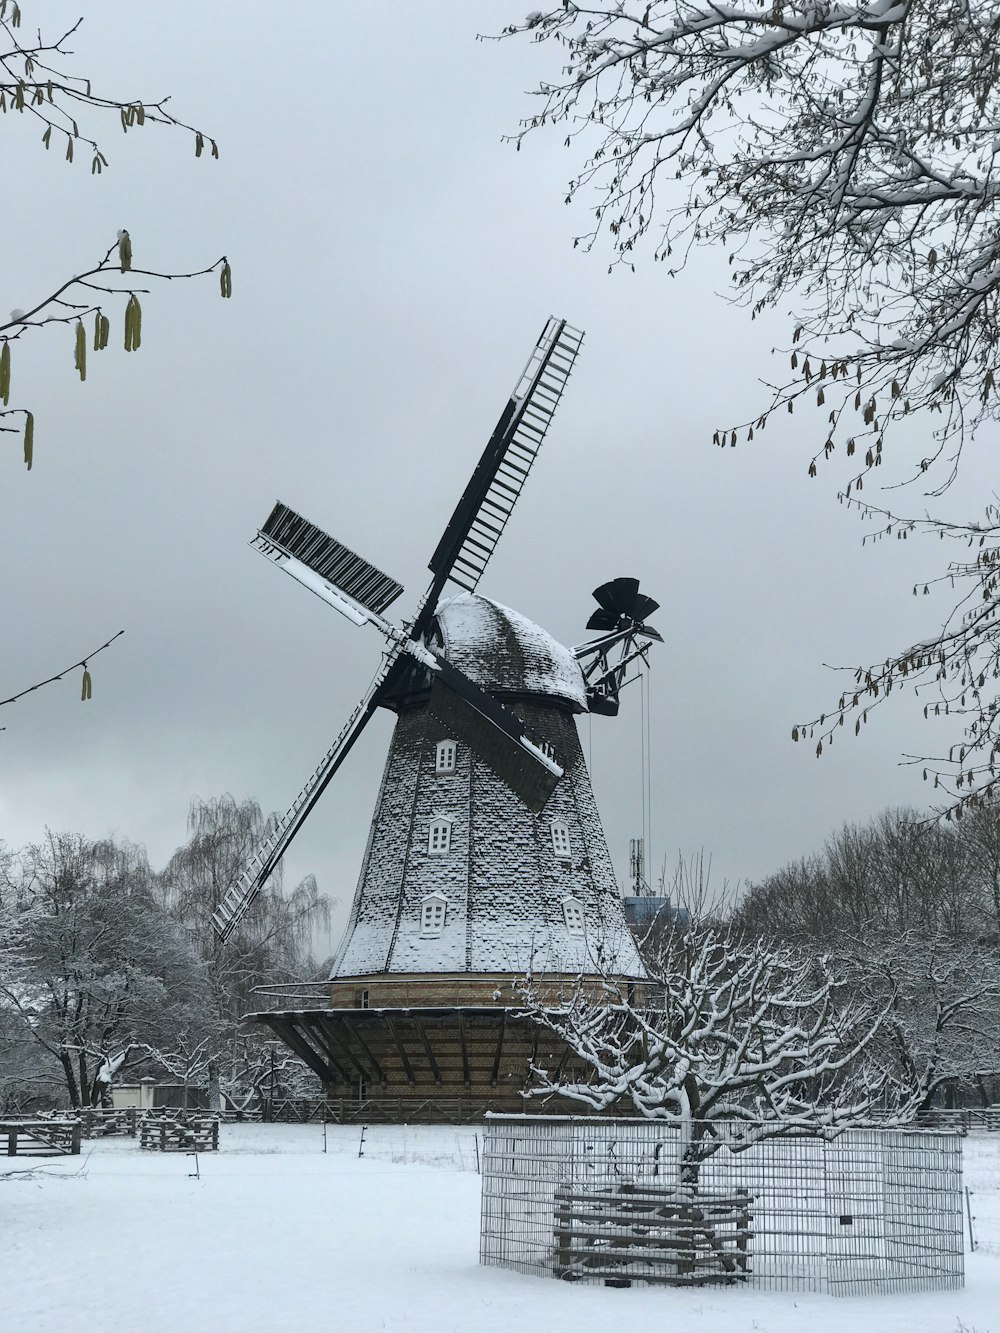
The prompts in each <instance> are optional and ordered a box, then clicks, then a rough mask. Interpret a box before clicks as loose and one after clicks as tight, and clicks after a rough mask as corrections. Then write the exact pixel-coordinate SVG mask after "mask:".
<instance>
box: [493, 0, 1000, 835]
mask: <svg viewBox="0 0 1000 1333" xmlns="http://www.w3.org/2000/svg"><path fill="white" fill-rule="evenodd" d="M505 35H506V36H515V37H516V36H519V35H527V37H528V38H529V39H531V40H533V41H536V42H541V43H547V44H550V45H551V47H552V48H553V56H554V57H555V58H554V60H553V62H552V66H551V68H550V71H549V74H548V77H547V78H546V80H545V81H544V82H542V83H541V84H540V85H539V87H538V88H537V89H536V96H537V103H538V105H537V109H536V110H535V112H534V113H533V114H532V115H531V116H529V117H528V118H527V119H526V120H524V121H523V122H522V128H521V130H520V132H519V134H518V135H517V136H516V137H517V139H518V146H520V142H521V140H522V139H524V137H525V136H526V135H530V134H532V133H534V132H536V131H541V130H544V129H545V128H551V129H552V130H553V131H554V132H556V133H559V134H562V135H564V136H565V142H566V145H567V147H570V148H573V149H575V150H576V151H578V152H579V153H582V155H583V163H582V165H579V166H578V167H577V170H576V173H575V175H574V176H573V177H572V179H571V181H570V184H569V190H568V199H569V200H586V201H587V202H588V203H589V204H590V207H591V219H592V220H591V223H590V225H589V226H588V228H587V229H586V231H585V232H584V234H583V235H582V236H580V237H578V238H577V240H578V241H582V242H583V243H584V244H585V245H587V246H590V245H593V244H594V243H595V241H596V240H597V239H598V237H600V236H603V237H605V238H606V239H607V242H608V244H609V246H610V248H611V250H612V254H613V257H614V261H616V262H625V263H629V264H634V262H635V260H636V258H637V256H638V254H639V253H640V250H641V249H642V246H643V243H647V245H648V249H649V250H650V251H651V252H652V256H653V258H654V260H658V261H662V262H663V263H664V264H665V265H666V267H667V269H668V270H669V271H670V272H676V271H677V270H679V269H680V268H682V267H683V265H684V264H685V262H686V260H687V257H688V255H689V254H690V251H691V249H692V247H693V246H695V245H699V244H706V243H708V244H714V245H717V246H723V247H725V251H726V253H727V255H728V258H729V264H730V267H731V270H732V277H733V285H734V297H735V299H736V300H738V301H742V302H744V303H746V304H748V305H749V306H750V307H751V311H752V315H756V314H758V313H759V312H761V311H762V310H764V309H765V308H766V307H769V306H771V307H780V308H781V310H782V312H785V311H786V310H788V309H789V308H790V309H791V310H792V312H793V313H792V316H791V323H790V328H789V334H788V340H787V345H786V347H785V348H784V354H785V355H786V356H787V358H788V361H787V364H788V370H787V372H786V374H785V375H784V376H782V377H780V378H779V379H778V380H777V382H775V383H773V384H771V385H769V386H768V394H767V397H766V400H765V401H764V402H763V403H762V404H761V407H760V409H759V410H755V411H754V412H753V413H752V415H751V416H749V417H748V418H747V419H745V420H744V421H742V422H739V423H728V424H726V425H725V426H724V427H720V428H719V429H718V430H717V431H716V433H715V442H716V443H717V444H719V445H725V446H734V445H736V444H737V442H738V441H740V440H744V441H746V440H752V439H753V437H754V435H755V433H758V434H759V433H760V431H762V430H764V429H765V428H766V426H767V424H768V422H769V421H770V420H771V418H772V416H773V414H774V413H775V412H781V413H786V412H792V411H794V410H795V409H796V408H802V407H806V406H813V407H815V409H816V412H817V416H816V418H815V419H814V420H815V434H814V443H813V444H812V446H811V447H810V450H809V455H808V458H807V460H806V462H807V466H808V470H809V472H810V474H811V475H816V474H817V472H818V470H819V468H820V467H822V466H823V465H824V463H826V464H828V465H829V466H835V465H836V461H837V460H838V459H840V458H843V459H845V460H846V464H845V467H844V468H843V470H842V474H841V482H840V485H841V492H840V494H841V499H842V500H843V501H844V502H845V503H846V504H848V505H850V506H853V507H857V508H859V509H860V510H861V512H862V513H863V514H864V515H865V516H866V517H867V518H870V519H873V520H874V521H875V523H876V525H877V531H876V532H875V533H874V534H873V536H875V537H880V536H886V537H892V536H895V537H896V538H906V537H907V536H908V535H909V534H910V533H913V532H916V531H919V530H923V531H925V532H928V533H931V534H934V533H937V534H938V535H939V536H941V537H943V538H948V539H952V540H956V541H958V542H959V543H960V544H962V545H963V547H965V548H967V549H966V550H964V551H963V554H962V555H960V556H959V557H958V558H957V559H956V560H954V561H953V562H952V563H951V564H950V565H949V566H948V568H947V570H945V571H944V572H941V571H940V570H939V571H938V572H937V574H936V575H933V576H929V577H927V578H922V579H920V580H919V581H918V582H917V584H916V586H915V588H914V592H915V593H918V594H919V595H922V594H923V592H924V591H928V592H929V590H930V588H931V586H932V585H934V584H935V583H938V582H942V581H943V582H944V583H945V584H946V586H947V587H950V586H951V584H952V580H954V581H955V583H956V584H957V586H958V589H959V592H960V599H959V600H958V602H957V603H956V604H955V606H954V609H953V610H952V611H950V613H948V614H946V616H945V618H944V621H945V623H944V625H943V627H941V626H940V624H939V623H935V624H934V625H933V626H932V627H931V628H930V632H929V633H928V635H927V636H926V638H925V639H924V640H922V641H921V642H918V643H915V644H912V645H909V646H907V647H905V648H904V650H903V651H902V652H891V653H889V654H888V656H887V657H886V658H885V659H884V661H882V662H880V663H878V664H876V665H874V666H871V667H861V668H858V669H857V670H856V672H855V679H854V680H853V682H852V684H851V685H850V686H849V687H848V688H847V689H845V690H844V692H843V694H842V696H841V697H840V698H839V700H838V701H837V703H836V706H835V707H833V708H832V709H830V710H829V711H828V712H826V713H825V714H824V715H821V716H820V717H818V718H814V719H812V720H811V721H809V722H806V723H802V724H798V725H797V726H796V727H795V729H794V731H793V738H794V739H796V740H797V739H800V738H803V737H804V738H807V739H809V740H810V741H812V742H814V743H815V749H816V753H817V755H819V754H822V753H823V751H824V749H825V748H828V747H829V745H830V744H831V743H832V742H833V740H834V739H835V738H836V736H837V733H838V731H839V729H840V728H841V727H842V726H844V725H845V722H847V721H850V722H851V723H852V724H854V729H855V730H856V731H860V728H861V725H862V724H863V722H864V721H865V720H866V719H867V715H868V712H869V711H870V709H871V707H872V706H874V705H876V704H878V703H881V702H882V701H883V700H884V699H885V698H886V696H887V694H888V693H889V692H890V691H891V690H892V689H893V688H898V687H899V686H901V685H904V684H910V685H915V686H917V687H918V689H919V690H920V691H921V692H922V693H923V694H924V696H925V701H926V711H928V712H935V713H936V712H946V713H948V714H952V713H954V714H956V715H957V717H958V719H959V726H960V728H961V733H962V735H963V736H964V740H963V741H962V742H961V743H959V744H956V745H955V746H954V747H952V748H951V749H950V750H949V751H946V752H945V753H942V754H939V755H937V756H934V757H932V758H929V759H928V760H927V762H926V763H925V762H924V761H923V760H922V759H921V760H920V762H921V763H923V765H924V768H925V770H926V776H927V779H928V781H933V782H934V784H935V786H940V787H943V788H944V790H945V792H946V794H948V795H949V797H950V798H951V799H952V800H954V801H955V802H956V803H957V806H958V808H959V809H961V807H962V806H963V805H965V804H969V803H975V802H977V801H978V800H979V799H981V797H982V795H983V794H984V793H986V792H988V791H989V790H990V789H991V788H993V786H994V785H995V784H996V783H997V782H1000V769H998V766H997V764H998V759H1000V722H998V713H1000V701H998V698H997V686H996V683H995V682H996V681H997V679H998V678H1000V596H998V587H997V582H996V574H997V570H998V566H1000V516H998V512H997V510H996V509H994V508H991V509H990V510H989V511H988V512H987V513H986V515H985V517H984V518H983V519H982V520H979V521H973V522H970V523H966V524H961V523H953V522H946V521H939V520H937V519H935V518H933V517H930V516H928V517H923V516H915V517H912V518H907V517H897V516H896V515H895V514H894V513H891V512H890V511H889V510H888V509H885V508H882V507H880V506H877V505H869V504H868V503H867V502H866V501H865V500H863V499H862V498H861V497H862V492H863V490H864V487H865V484H866V482H868V481H870V480H872V479H873V476H874V473H875V469H877V468H880V467H881V466H883V462H884V460H885V459H886V458H887V457H888V456H889V454H890V452H891V451H892V450H894V451H895V455H896V459H897V462H898V464H899V465H900V467H901V468H902V473H901V475H902V476H904V477H907V476H908V477H909V478H910V479H920V480H921V482H922V483H923V484H926V485H928V486H929V487H930V488H931V494H939V493H940V492H941V491H942V490H943V489H944V488H945V487H946V486H947V485H948V483H949V481H950V480H951V478H952V477H953V476H954V474H955V469H956V467H957V466H958V462H959V457H960V454H961V452H962V448H963V445H964V444H965V442H966V441H968V440H969V439H970V438H971V437H972V436H973V435H974V433H975V432H976V430H977V428H979V427H982V426H984V425H990V424H992V423H993V422H995V421H996V420H997V417H998V403H1000V399H998V396H997V394H998V385H997V382H996V381H997V376H998V373H1000V372H998V353H997V343H998V335H1000V323H998V299H1000V226H998V221H997V202H998V198H1000V140H998V138H997V129H996V127H997V124H998V121H1000V80H998V77H997V76H998V72H1000V0H843V2H842V3H831V2H830V0H818V2H817V0H742V3H741V2H740V0H737V2H736V3H732V4H717V3H714V0H598V2H596V3H589V4H588V3H575V2H571V0H564V2H563V3H560V4H558V5H554V6H552V7H550V8H547V9H545V10H535V11H533V12H532V13H530V14H529V15H528V16H527V18H525V19H524V20H523V21H522V22H519V23H515V24H512V25H511V26H510V28H508V29H507V31H506V33H505ZM920 414H924V415H925V418H926V420H927V422H928V424H929V426H930V427H931V429H930V430H924V431H921V430H919V429H917V428H916V426H915V421H916V419H918V418H919V417H920ZM906 419H909V420H908V422H907V428H906V429H905V430H903V431H900V430H899V429H898V428H899V427H900V425H901V424H902V423H903V422H904V420H906Z"/></svg>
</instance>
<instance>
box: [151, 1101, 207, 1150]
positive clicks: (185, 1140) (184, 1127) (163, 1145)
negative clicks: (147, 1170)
mask: <svg viewBox="0 0 1000 1333" xmlns="http://www.w3.org/2000/svg"><path fill="white" fill-rule="evenodd" d="M139 1147H140V1148H148V1149H150V1150H152V1151H153V1152H218V1150H219V1118H218V1116H215V1115H198V1114H192V1113H191V1112H186V1111H175V1112H172V1113H168V1114H161V1115H155V1116H153V1115H148V1116H146V1117H145V1118H144V1119H143V1120H140V1121H139Z"/></svg>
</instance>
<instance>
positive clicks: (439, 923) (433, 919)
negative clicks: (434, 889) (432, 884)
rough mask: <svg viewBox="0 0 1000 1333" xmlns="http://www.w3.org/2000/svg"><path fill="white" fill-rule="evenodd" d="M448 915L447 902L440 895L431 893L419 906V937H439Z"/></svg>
mask: <svg viewBox="0 0 1000 1333" xmlns="http://www.w3.org/2000/svg"><path fill="white" fill-rule="evenodd" d="M447 915H448V900H447V898H444V897H442V895H441V894H440V893H432V894H429V895H428V897H426V898H425V899H424V900H423V902H422V903H421V904H420V933H421V935H440V934H441V932H442V930H444V923H445V918H446V917H447Z"/></svg>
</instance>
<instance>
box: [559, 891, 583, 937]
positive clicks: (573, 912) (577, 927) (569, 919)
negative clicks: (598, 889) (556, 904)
mask: <svg viewBox="0 0 1000 1333" xmlns="http://www.w3.org/2000/svg"><path fill="white" fill-rule="evenodd" d="M562 909H563V920H564V921H565V923H566V933H567V934H568V935H572V936H574V938H577V939H579V938H581V937H582V936H584V935H586V933H587V921H586V918H585V916H584V914H583V903H582V902H581V901H580V899H579V898H572V897H570V898H564V899H563V900H562Z"/></svg>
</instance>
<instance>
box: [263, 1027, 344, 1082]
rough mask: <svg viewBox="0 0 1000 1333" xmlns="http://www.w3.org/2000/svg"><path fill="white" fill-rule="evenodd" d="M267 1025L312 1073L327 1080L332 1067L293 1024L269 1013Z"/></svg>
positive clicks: (331, 1073) (331, 1072)
mask: <svg viewBox="0 0 1000 1333" xmlns="http://www.w3.org/2000/svg"><path fill="white" fill-rule="evenodd" d="M267 1026H268V1027H269V1028H271V1030H272V1031H274V1032H276V1033H277V1034H278V1036H279V1037H280V1038H281V1040H282V1041H283V1042H284V1043H285V1045H286V1046H288V1047H289V1048H290V1049H291V1050H293V1051H294V1052H295V1054H296V1055H297V1056H298V1057H299V1059H300V1060H303V1061H305V1063H306V1064H307V1065H308V1066H309V1068H310V1069H311V1070H312V1071H313V1073H314V1074H318V1075H319V1077H320V1078H321V1079H323V1080H325V1081H329V1079H330V1077H331V1075H333V1077H334V1078H336V1075H335V1074H333V1071H332V1069H331V1068H330V1067H329V1065H328V1064H326V1063H325V1062H324V1059H323V1056H322V1054H321V1053H320V1052H319V1051H317V1050H316V1049H315V1048H314V1047H313V1046H312V1045H311V1044H310V1043H309V1042H308V1041H307V1040H306V1038H305V1035H304V1034H303V1033H300V1032H297V1031H296V1029H295V1025H294V1024H293V1023H290V1022H288V1020H287V1019H284V1018H283V1016H281V1015H278V1014H270V1015H268V1018H267Z"/></svg>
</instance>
